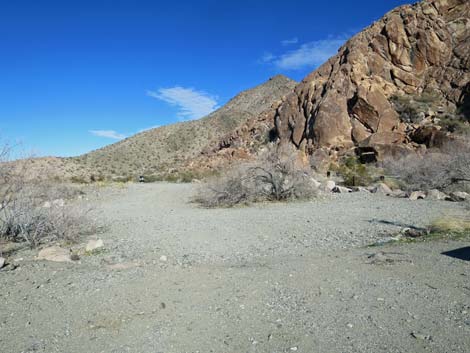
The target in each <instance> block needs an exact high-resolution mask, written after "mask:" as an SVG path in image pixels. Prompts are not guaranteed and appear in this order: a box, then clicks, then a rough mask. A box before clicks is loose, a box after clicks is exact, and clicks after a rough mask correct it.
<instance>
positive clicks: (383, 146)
mask: <svg viewBox="0 0 470 353" xmlns="http://www.w3.org/2000/svg"><path fill="white" fill-rule="evenodd" d="M469 87H470V1H468V0H424V1H422V2H420V3H417V4H415V5H406V6H401V7H399V8H396V9H394V10H392V11H391V12H389V13H387V14H386V15H385V16H384V17H383V18H382V19H381V20H380V21H378V22H375V23H374V24H372V25H371V26H370V27H368V28H366V29H365V30H363V31H362V32H360V33H359V34H357V35H356V36H354V37H353V38H351V39H350V40H349V41H348V42H347V43H346V44H345V45H344V46H343V47H342V48H340V50H339V52H338V54H337V55H336V56H334V57H332V58H330V59H329V60H328V62H326V63H325V64H324V65H322V66H321V67H320V68H318V69H317V70H316V71H314V72H312V73H311V74H310V75H308V76H307V77H306V78H305V79H304V80H303V81H302V82H301V83H300V84H299V85H297V87H296V88H295V90H294V92H292V93H291V94H290V95H288V96H287V97H285V99H284V100H283V102H282V103H281V104H280V106H279V107H278V108H277V110H276V114H275V126H276V130H277V134H278V136H279V138H280V141H281V144H282V143H284V144H286V143H293V144H295V145H296V146H297V147H298V148H299V149H302V150H305V151H308V152H312V151H313V150H315V149H318V148H326V149H329V150H344V149H350V148H353V147H358V146H359V147H362V148H371V149H373V150H374V151H375V153H377V154H381V153H382V154H383V153H398V152H399V151H400V150H402V149H407V148H411V146H412V145H413V144H415V142H414V141H413V138H412V136H415V135H417V130H418V129H420V128H422V126H419V124H418V125H417V124H410V123H409V122H406V121H403V119H402V118H401V117H400V114H399V113H398V112H397V110H396V107H395V105H394V104H393V99H401V98H403V97H405V98H406V97H422V96H431V97H433V100H434V102H437V103H436V104H437V106H438V110H440V111H441V113H442V112H455V111H456V110H458V109H459V108H460V109H461V110H462V109H468V105H469V103H468V101H469V99H470V98H469V97H470V92H469V91H470V89H469ZM428 115H430V116H429V117H430V118H433V116H432V115H433V112H431V113H430V114H427V115H426V116H428Z"/></svg>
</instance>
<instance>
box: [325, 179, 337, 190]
mask: <svg viewBox="0 0 470 353" xmlns="http://www.w3.org/2000/svg"><path fill="white" fill-rule="evenodd" d="M324 186H325V189H326V190H327V191H333V189H334V188H335V186H336V183H335V182H334V181H333V180H328V181H327V182H326V183H325V185H324Z"/></svg>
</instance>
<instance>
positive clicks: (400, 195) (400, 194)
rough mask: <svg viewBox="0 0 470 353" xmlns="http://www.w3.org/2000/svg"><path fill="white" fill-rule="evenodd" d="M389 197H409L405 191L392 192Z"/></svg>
mask: <svg viewBox="0 0 470 353" xmlns="http://www.w3.org/2000/svg"><path fill="white" fill-rule="evenodd" d="M389 196H392V197H398V198H405V197H407V194H406V192H405V191H403V190H400V189H396V190H392V193H391V194H389Z"/></svg>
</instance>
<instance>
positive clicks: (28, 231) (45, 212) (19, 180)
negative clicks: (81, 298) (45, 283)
mask: <svg viewBox="0 0 470 353" xmlns="http://www.w3.org/2000/svg"><path fill="white" fill-rule="evenodd" d="M10 151H11V149H10V148H9V147H8V146H6V147H4V148H3V149H2V150H1V151H0V239H4V240H8V241H15V242H26V243H28V244H29V245H30V246H31V247H36V246H38V245H39V244H42V243H46V242H49V241H55V240H64V241H67V242H74V241H76V240H78V238H79V237H80V236H81V235H82V234H85V233H90V232H93V231H94V230H95V229H94V226H93V224H92V223H91V222H90V220H89V219H88V217H87V213H88V211H89V210H85V209H84V208H83V207H76V206H73V205H68V204H66V201H65V200H67V199H71V198H74V197H75V196H77V195H78V194H80V193H82V192H81V190H80V189H78V188H73V187H68V186H66V185H65V184H50V183H45V182H37V181H36V182H34V181H28V180H26V178H25V175H26V174H27V173H25V171H21V170H19V169H18V168H17V167H13V166H12V164H11V163H7V161H8V160H9V155H10Z"/></svg>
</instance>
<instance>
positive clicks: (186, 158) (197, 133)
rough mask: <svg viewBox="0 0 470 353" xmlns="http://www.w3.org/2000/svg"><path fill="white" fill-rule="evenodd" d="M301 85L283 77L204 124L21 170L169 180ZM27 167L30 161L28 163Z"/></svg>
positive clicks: (188, 124) (170, 128)
mask: <svg viewBox="0 0 470 353" xmlns="http://www.w3.org/2000/svg"><path fill="white" fill-rule="evenodd" d="M296 84H297V82H295V81H293V80H291V79H289V78H287V77H285V76H282V75H278V76H275V77H272V78H271V79H269V80H268V81H267V82H265V83H263V84H261V85H259V86H257V87H254V88H252V89H249V90H246V91H244V92H241V93H240V94H238V95H237V96H236V97H234V98H233V99H231V100H230V101H229V102H228V103H227V104H226V105H224V106H223V107H221V108H220V109H218V110H217V111H215V112H213V113H211V114H210V115H208V116H207V117H204V118H202V119H199V120H193V121H187V122H181V123H177V124H172V125H167V126H162V127H159V128H156V129H152V130H147V131H144V132H141V133H139V134H136V135H134V136H132V137H129V138H127V139H124V140H122V141H119V142H117V143H115V144H112V145H109V146H106V147H104V148H101V149H98V150H96V151H92V152H90V153H87V154H84V155H82V156H79V157H73V158H55V157H49V158H37V159H30V160H26V161H23V162H22V163H21V167H22V168H23V169H25V170H28V173H29V174H30V176H31V177H33V178H38V177H41V176H43V177H44V176H48V177H53V178H57V179H71V178H73V179H76V180H78V181H80V180H81V181H89V180H90V178H92V179H96V180H99V179H100V178H106V179H109V178H127V177H132V178H135V177H136V176H138V175H148V176H150V175H151V176H161V177H164V178H166V177H168V176H169V174H172V173H174V174H176V175H175V177H178V174H179V173H180V172H181V171H183V170H187V169H188V168H183V166H186V165H188V164H190V162H191V161H192V160H193V159H195V157H197V156H201V155H203V152H204V151H207V150H208V149H210V146H211V144H212V143H214V142H213V141H216V142H215V143H217V141H219V140H220V139H222V138H223V137H224V136H225V135H227V134H229V133H231V132H233V131H236V130H237V128H238V127H240V126H241V125H243V124H245V123H246V121H248V120H250V119H252V118H256V117H257V116H259V115H260V114H261V113H262V112H264V111H266V110H269V109H270V108H271V107H272V105H273V103H274V102H279V101H280V99H281V98H282V97H283V96H285V95H286V94H288V93H290V92H292V90H293V89H294V87H295V85H296ZM24 163H27V165H25V164H24Z"/></svg>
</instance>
